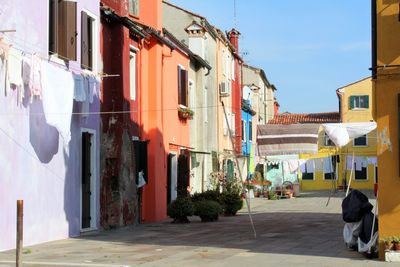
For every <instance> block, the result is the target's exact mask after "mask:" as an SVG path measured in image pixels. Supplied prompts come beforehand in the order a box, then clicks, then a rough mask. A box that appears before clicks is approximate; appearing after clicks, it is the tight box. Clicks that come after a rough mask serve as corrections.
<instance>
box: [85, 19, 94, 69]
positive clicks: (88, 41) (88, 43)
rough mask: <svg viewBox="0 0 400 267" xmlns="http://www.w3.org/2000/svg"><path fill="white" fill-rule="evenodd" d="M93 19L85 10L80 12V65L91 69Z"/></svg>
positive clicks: (92, 58)
mask: <svg viewBox="0 0 400 267" xmlns="http://www.w3.org/2000/svg"><path fill="white" fill-rule="evenodd" d="M95 28H96V24H95V19H94V18H93V17H92V16H90V15H89V14H88V13H87V12H85V11H82V12H81V66H82V68H83V69H89V70H93V66H94V55H95V51H94V46H95V44H96V39H95V34H96V33H95V31H94V29H95Z"/></svg>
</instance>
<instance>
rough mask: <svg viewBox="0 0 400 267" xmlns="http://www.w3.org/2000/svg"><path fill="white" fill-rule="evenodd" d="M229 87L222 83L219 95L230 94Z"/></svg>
mask: <svg viewBox="0 0 400 267" xmlns="http://www.w3.org/2000/svg"><path fill="white" fill-rule="evenodd" d="M230 89H231V88H230V86H229V84H228V83H226V82H222V83H221V84H220V85H219V93H220V95H221V96H229V95H230V94H231V90H230Z"/></svg>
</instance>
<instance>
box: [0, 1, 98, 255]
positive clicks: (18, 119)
mask: <svg viewBox="0 0 400 267" xmlns="http://www.w3.org/2000/svg"><path fill="white" fill-rule="evenodd" d="M48 3H49V1H48V0H36V1H26V0H2V1H1V2H0V17H1V19H0V30H5V29H15V30H16V32H15V33H6V34H1V33H0V36H3V38H4V39H3V40H5V41H6V42H8V43H11V44H12V45H13V47H16V48H18V49H21V50H23V51H25V52H26V53H37V54H38V55H39V56H40V57H42V58H44V59H48V13H49V12H48ZM83 9H85V10H87V11H89V12H90V13H92V15H94V16H96V18H97V29H96V31H97V42H96V49H97V48H98V44H99V41H98V40H99V29H100V26H99V25H100V23H99V20H100V16H99V1H96V0H80V1H78V5H77V30H78V40H77V44H78V46H77V61H76V62H71V64H70V65H69V71H72V70H73V71H74V72H76V73H80V72H81V69H80V29H81V26H80V17H81V16H80V14H81V10H83ZM97 51H99V50H98V49H97ZM97 55H98V56H97V58H99V59H100V56H99V52H97ZM96 63H97V71H98V72H99V71H100V69H101V66H100V65H101V64H100V61H97V62H96ZM60 67H62V66H60ZM98 72H96V73H95V74H96V75H97V73H98ZM49 75H51V74H49ZM71 75H72V72H71ZM4 90H5V88H4V84H0V170H1V172H0V251H3V250H8V249H13V248H15V229H16V226H15V221H16V219H15V216H16V200H17V199H23V200H24V245H32V244H37V243H42V242H46V241H51V240H56V239H63V238H67V237H69V236H77V235H79V234H80V212H81V211H80V183H81V142H82V140H81V139H82V138H81V135H82V134H81V132H82V129H91V130H92V131H93V132H94V133H95V137H96V138H95V144H94V145H95V147H96V153H95V155H94V164H95V165H94V173H93V175H94V177H95V178H94V180H95V183H96V189H95V192H94V193H95V196H96V199H95V210H96V216H95V224H96V226H97V227H98V226H99V188H100V180H99V162H100V161H99V159H100V154H99V151H100V149H99V147H100V142H99V137H100V131H99V127H100V120H99V115H98V113H96V112H98V111H99V110H100V105H99V98H98V96H95V97H94V101H93V103H92V104H91V105H90V111H91V112H94V113H95V114H91V115H89V116H87V117H85V118H84V117H83V116H82V115H80V114H78V115H73V117H72V121H71V135H72V139H71V141H70V143H69V145H68V146H69V147H68V153H67V152H66V149H65V147H64V143H63V140H62V138H61V137H60V135H59V133H58V131H57V130H56V129H55V128H54V127H52V126H50V125H48V124H47V123H46V119H45V117H44V114H43V106H42V102H41V100H33V101H32V102H31V101H29V100H28V99H24V102H23V104H22V105H21V104H18V102H17V92H16V91H11V92H10V93H9V94H8V95H7V96H5V94H4ZM57 90H63V88H57ZM79 111H80V103H78V102H75V101H74V112H79Z"/></svg>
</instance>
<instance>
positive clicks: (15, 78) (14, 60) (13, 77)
mask: <svg viewBox="0 0 400 267" xmlns="http://www.w3.org/2000/svg"><path fill="white" fill-rule="evenodd" d="M7 69H8V70H7V73H8V77H7V79H8V88H6V90H10V89H11V86H12V85H13V86H15V89H17V90H18V102H19V103H20V102H22V98H23V94H22V92H21V89H22V88H23V86H22V85H23V82H22V53H21V52H20V51H18V50H16V49H10V53H9V57H8V68H7Z"/></svg>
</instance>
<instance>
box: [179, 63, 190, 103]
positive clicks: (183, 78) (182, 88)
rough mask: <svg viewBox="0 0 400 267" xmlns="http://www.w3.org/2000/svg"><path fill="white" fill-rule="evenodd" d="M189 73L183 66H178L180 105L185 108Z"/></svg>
mask: <svg viewBox="0 0 400 267" xmlns="http://www.w3.org/2000/svg"><path fill="white" fill-rule="evenodd" d="M187 87H188V72H187V70H185V69H184V68H183V67H182V66H180V65H179V66H178V103H179V104H180V105H183V106H185V107H187V106H188V103H187Z"/></svg>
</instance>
